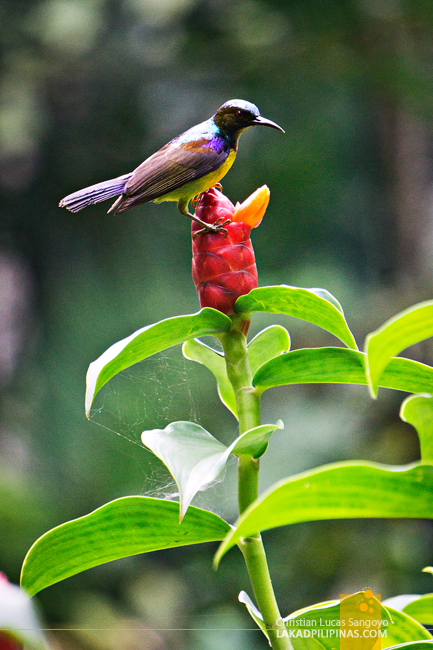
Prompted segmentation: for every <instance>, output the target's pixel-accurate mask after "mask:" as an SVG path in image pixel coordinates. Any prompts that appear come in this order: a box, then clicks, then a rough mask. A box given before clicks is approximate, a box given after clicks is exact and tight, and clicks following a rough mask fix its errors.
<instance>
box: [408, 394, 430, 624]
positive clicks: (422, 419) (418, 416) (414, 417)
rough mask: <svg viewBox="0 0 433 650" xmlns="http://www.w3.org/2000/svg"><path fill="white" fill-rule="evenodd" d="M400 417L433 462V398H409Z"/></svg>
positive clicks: (424, 455)
mask: <svg viewBox="0 0 433 650" xmlns="http://www.w3.org/2000/svg"><path fill="white" fill-rule="evenodd" d="M400 417H401V419H402V420H403V421H404V422H408V423H409V424H411V425H412V426H413V427H415V429H416V430H417V433H418V436H419V440H420V446H421V460H422V461H423V462H424V463H428V462H433V397H432V396H431V395H429V394H424V395H411V396H410V397H407V398H406V399H405V400H404V402H403V404H402V405H401V409H400ZM431 623H433V618H432V620H431Z"/></svg>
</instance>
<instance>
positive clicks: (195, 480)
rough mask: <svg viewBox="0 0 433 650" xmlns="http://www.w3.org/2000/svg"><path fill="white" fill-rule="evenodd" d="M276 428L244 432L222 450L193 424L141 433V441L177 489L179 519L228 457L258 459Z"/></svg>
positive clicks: (212, 479)
mask: <svg viewBox="0 0 433 650" xmlns="http://www.w3.org/2000/svg"><path fill="white" fill-rule="evenodd" d="M282 427H283V423H282V422H281V420H280V421H279V422H278V423H277V424H264V425H261V426H259V427H256V428H254V429H250V430H249V431H246V432H245V433H244V434H242V436H240V437H239V438H237V439H236V440H234V442H233V443H232V444H231V445H230V446H229V447H226V446H225V445H223V444H222V443H221V442H219V441H218V440H217V439H216V438H214V437H213V436H212V435H211V434H210V433H209V432H208V431H206V429H203V427H201V426H200V425H199V424H195V423H194V422H186V421H179V422H172V423H171V424H169V425H168V426H167V427H166V428H165V429H151V430H150V431H143V433H142V436H141V440H142V442H143V444H144V445H146V447H148V448H149V449H151V451H153V453H154V454H155V455H156V456H158V458H160V459H161V460H162V462H163V463H164V464H165V465H166V467H167V468H168V470H169V472H170V474H171V475H172V476H173V478H174V480H175V481H176V484H177V486H178V488H179V495H180V519H181V520H182V518H183V516H184V515H185V513H186V511H187V509H188V507H189V505H190V503H191V501H192V500H193V498H194V497H195V495H196V494H197V492H198V491H199V490H203V489H204V488H205V487H206V485H208V484H209V483H211V482H212V481H214V480H215V479H216V477H217V476H218V474H219V473H220V472H221V470H222V469H223V467H224V465H225V464H226V462H227V459H228V457H229V456H230V454H234V455H237V456H240V455H242V454H249V455H251V456H253V457H254V458H258V457H259V456H261V455H262V454H264V453H265V451H266V448H267V446H268V440H269V437H270V436H271V434H272V432H273V431H275V429H281V428H282Z"/></svg>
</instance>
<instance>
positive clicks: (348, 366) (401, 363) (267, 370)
mask: <svg viewBox="0 0 433 650" xmlns="http://www.w3.org/2000/svg"><path fill="white" fill-rule="evenodd" d="M365 362H366V355H365V354H364V353H363V352H358V351H357V350H347V349H346V348H306V349H301V350H292V351H291V352H286V353H285V354H282V355H280V356H279V357H276V358H275V359H271V360H270V361H268V362H267V363H265V364H263V366H261V367H260V368H259V369H258V371H257V372H256V374H255V375H254V378H253V386H255V387H256V388H257V389H258V390H259V391H261V392H263V391H265V390H267V389H268V388H273V387H274V386H283V385H288V384H364V385H365V384H367V378H366V375H365ZM380 385H381V386H384V387H385V388H393V389H395V390H404V391H407V392H408V393H421V392H424V391H426V390H428V389H429V388H431V387H432V385H433V368H432V367H431V366H427V365H425V364H423V363H418V362H417V361H412V359H402V358H396V359H391V361H390V363H389V365H388V367H387V368H386V370H385V371H384V373H383V375H382V378H381V380H380Z"/></svg>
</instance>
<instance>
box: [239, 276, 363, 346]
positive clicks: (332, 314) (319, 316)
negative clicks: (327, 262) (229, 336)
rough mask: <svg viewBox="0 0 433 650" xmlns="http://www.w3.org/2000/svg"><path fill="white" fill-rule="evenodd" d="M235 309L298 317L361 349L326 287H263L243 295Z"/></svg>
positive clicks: (241, 311)
mask: <svg viewBox="0 0 433 650" xmlns="http://www.w3.org/2000/svg"><path fill="white" fill-rule="evenodd" d="M337 305H338V306H337ZM235 310H236V311H237V312H240V313H244V312H248V313H249V312H254V311H264V312H270V313H273V314H287V315H288V316H294V317H295V318H300V319H301V320H305V321H308V322H309V323H313V324H314V325H318V326H319V327H321V328H322V329H324V330H326V331H327V332H330V333H331V334H333V335H334V336H336V337H337V338H338V339H340V341H342V342H343V343H344V344H345V345H347V347H348V348H352V349H354V350H357V349H358V348H357V345H356V342H355V339H354V338H353V334H352V332H351V331H350V329H349V327H348V325H347V323H346V320H345V318H344V314H343V311H342V309H341V305H340V303H339V302H338V301H337V300H336V299H335V298H334V297H333V296H332V295H331V294H330V293H329V292H328V291H326V290H325V289H301V288H298V287H289V286H286V285H281V286H277V287H260V288H258V289H252V291H250V292H249V293H247V294H246V295H245V296H240V297H239V298H238V299H237V300H236V303H235Z"/></svg>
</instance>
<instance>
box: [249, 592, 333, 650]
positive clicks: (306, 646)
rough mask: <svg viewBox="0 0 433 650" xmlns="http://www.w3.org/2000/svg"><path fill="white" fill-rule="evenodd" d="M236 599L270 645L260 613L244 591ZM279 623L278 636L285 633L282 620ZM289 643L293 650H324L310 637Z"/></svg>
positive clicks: (322, 646)
mask: <svg viewBox="0 0 433 650" xmlns="http://www.w3.org/2000/svg"><path fill="white" fill-rule="evenodd" d="M238 598H239V602H241V603H243V604H244V605H245V607H246V608H247V610H248V613H249V615H250V616H251V618H252V619H253V621H254V622H255V623H256V625H257V626H258V627H259V628H260V629H261V631H262V632H263V634H264V635H265V637H266V638H267V640H268V642H269V645H271V643H270V638H269V632H268V630H267V628H266V626H265V623H264V620H263V616H262V613H261V612H260V611H259V610H258V609H257V607H256V606H255V604H254V603H253V601H252V600H251V598H250V597H249V596H248V594H247V593H246V592H245V591H241V592H240V594H239V596H238ZM279 622H281V625H279V626H278V627H277V630H278V633H279V634H282V633H283V632H284V631H285V627H284V623H283V619H280V621H279ZM290 641H291V644H292V646H293V648H294V650H325V646H324V645H322V644H321V643H320V641H318V640H317V639H315V638H311V637H310V638H308V639H302V638H295V639H291V640H290Z"/></svg>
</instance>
